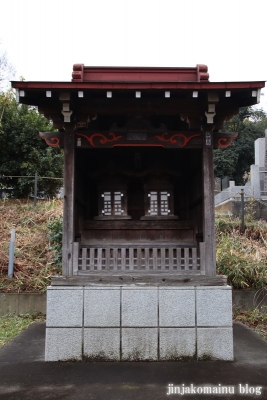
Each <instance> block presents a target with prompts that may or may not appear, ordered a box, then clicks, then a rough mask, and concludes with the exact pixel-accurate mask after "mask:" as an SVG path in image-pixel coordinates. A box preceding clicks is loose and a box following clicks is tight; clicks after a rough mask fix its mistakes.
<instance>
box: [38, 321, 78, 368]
mask: <svg viewBox="0 0 267 400" xmlns="http://www.w3.org/2000/svg"><path fill="white" fill-rule="evenodd" d="M81 359H82V329H81V328H46V338H45V361H68V360H69V361H71V360H81Z"/></svg>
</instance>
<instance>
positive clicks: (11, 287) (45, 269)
mask: <svg viewBox="0 0 267 400" xmlns="http://www.w3.org/2000/svg"><path fill="white" fill-rule="evenodd" d="M61 215H62V202H61V201H60V200H53V201H39V202H38V203H37V206H36V207H34V206H33V202H32V201H29V200H13V199H8V200H0V235H1V242H0V291H2V292H22V291H26V292H29V291H31V292H32V291H36V292H39V291H45V290H46V286H47V285H48V284H49V281H50V276H51V275H53V274H56V273H58V270H57V269H56V267H55V266H54V262H53V257H54V254H53V251H51V250H50V249H49V248H50V243H49V236H48V228H47V223H48V222H49V220H51V218H54V217H57V216H61ZM12 228H15V230H16V240H15V263H14V279H9V278H8V277H7V270H8V252H9V242H10V232H11V229H12Z"/></svg>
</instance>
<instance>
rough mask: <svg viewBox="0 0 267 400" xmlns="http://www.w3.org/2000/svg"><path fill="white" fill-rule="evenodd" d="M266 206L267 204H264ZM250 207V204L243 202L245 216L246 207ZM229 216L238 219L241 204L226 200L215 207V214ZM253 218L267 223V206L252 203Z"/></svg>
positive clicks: (238, 201) (237, 201)
mask: <svg viewBox="0 0 267 400" xmlns="http://www.w3.org/2000/svg"><path fill="white" fill-rule="evenodd" d="M266 204H267V203H266ZM247 205H248V207H249V208H250V207H251V202H250V201H249V200H248V201H247V200H245V215H246V206H247ZM216 213H218V214H220V213H221V214H228V215H229V214H230V215H234V216H237V217H239V216H240V215H241V202H240V200H239V199H238V200H226V201H224V202H223V203H221V204H219V205H217V206H215V214H216ZM253 216H254V217H255V218H256V219H264V220H266V221H267V206H266V205H264V204H263V203H262V202H261V203H260V202H257V201H254V204H253Z"/></svg>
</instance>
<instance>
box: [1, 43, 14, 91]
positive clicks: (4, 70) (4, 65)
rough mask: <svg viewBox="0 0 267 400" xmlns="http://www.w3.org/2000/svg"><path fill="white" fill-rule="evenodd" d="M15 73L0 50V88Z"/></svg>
mask: <svg viewBox="0 0 267 400" xmlns="http://www.w3.org/2000/svg"><path fill="white" fill-rule="evenodd" d="M14 74H15V69H14V67H13V66H12V64H11V63H10V62H9V61H8V58H7V55H6V53H4V52H3V51H1V50H0V89H3V88H4V87H5V86H7V84H8V82H9V79H11V78H12V77H13V76H14Z"/></svg>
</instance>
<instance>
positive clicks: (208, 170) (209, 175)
mask: <svg viewBox="0 0 267 400" xmlns="http://www.w3.org/2000/svg"><path fill="white" fill-rule="evenodd" d="M203 199H204V201H203V241H204V243H205V253H204V254H205V275H216V254H215V213H214V167H213V135H212V132H205V133H204V137H203Z"/></svg>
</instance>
